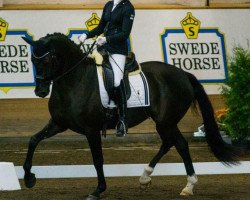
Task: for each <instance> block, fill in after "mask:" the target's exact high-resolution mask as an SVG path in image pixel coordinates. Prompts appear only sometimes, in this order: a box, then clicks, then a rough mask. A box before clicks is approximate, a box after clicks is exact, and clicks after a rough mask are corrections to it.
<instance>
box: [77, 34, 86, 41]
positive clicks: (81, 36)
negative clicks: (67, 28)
mask: <svg viewBox="0 0 250 200" xmlns="http://www.w3.org/2000/svg"><path fill="white" fill-rule="evenodd" d="M86 39H87V35H86V34H85V33H83V34H82V35H80V36H79V37H78V40H79V41H80V42H82V43H84V41H85V40H86Z"/></svg>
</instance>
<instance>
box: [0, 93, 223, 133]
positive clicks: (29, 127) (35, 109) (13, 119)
mask: <svg viewBox="0 0 250 200" xmlns="http://www.w3.org/2000/svg"><path fill="white" fill-rule="evenodd" d="M210 99H211V102H212V104H213V106H214V109H215V110H217V109H221V108H223V107H224V106H225V104H224V101H223V99H222V97H221V96H220V95H211V96H210ZM47 104H48V99H12V100H3V99H2V100H0V105H1V106H0V114H1V115H0V137H2V136H5V137H8V136H30V135H33V134H34V133H36V132H38V131H39V130H41V129H42V128H43V126H44V125H46V123H47V122H48V120H49V119H50V116H49V112H48V108H47ZM201 123H202V119H201V117H200V116H197V115H195V114H194V113H193V112H192V111H191V110H189V111H188V112H187V114H186V115H185V117H184V118H183V119H182V121H181V122H180V123H179V127H180V130H181V131H182V132H194V131H196V130H197V127H198V126H199V125H200V124H201ZM109 133H114V131H113V130H112V131H110V132H109ZM129 133H155V124H154V122H153V120H152V119H148V120H146V121H145V122H143V123H142V124H140V125H138V126H136V127H133V128H131V129H129ZM65 134H73V133H72V132H70V131H67V132H66V133H65Z"/></svg>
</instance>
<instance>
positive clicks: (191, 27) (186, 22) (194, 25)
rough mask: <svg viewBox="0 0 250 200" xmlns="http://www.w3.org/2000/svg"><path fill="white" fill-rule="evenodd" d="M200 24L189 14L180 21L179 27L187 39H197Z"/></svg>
mask: <svg viewBox="0 0 250 200" xmlns="http://www.w3.org/2000/svg"><path fill="white" fill-rule="evenodd" d="M200 24H201V22H200V21H199V20H198V19H196V18H195V17H194V16H193V15H192V13H191V12H188V13H187V16H186V17H185V18H184V19H183V20H182V21H181V26H182V28H183V30H184V32H185V34H186V36H187V38H188V39H197V38H198V33H199V29H200Z"/></svg>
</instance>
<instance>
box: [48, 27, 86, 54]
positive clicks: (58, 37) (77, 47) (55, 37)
mask: <svg viewBox="0 0 250 200" xmlns="http://www.w3.org/2000/svg"><path fill="white" fill-rule="evenodd" d="M43 39H50V40H57V41H60V42H64V43H65V42H66V44H67V45H68V46H71V47H73V48H74V50H76V51H77V53H81V54H84V53H83V52H82V50H81V46H80V45H78V44H76V43H75V42H74V41H73V40H71V39H69V38H68V37H67V36H66V35H64V34H63V33H58V32H55V33H53V34H47V35H46V36H45V37H43Z"/></svg>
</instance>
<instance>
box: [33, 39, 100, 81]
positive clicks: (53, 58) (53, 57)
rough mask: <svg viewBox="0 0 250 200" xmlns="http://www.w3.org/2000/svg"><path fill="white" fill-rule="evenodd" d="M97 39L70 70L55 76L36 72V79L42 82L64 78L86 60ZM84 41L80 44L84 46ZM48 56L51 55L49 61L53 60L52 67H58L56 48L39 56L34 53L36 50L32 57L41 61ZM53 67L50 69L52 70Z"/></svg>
mask: <svg viewBox="0 0 250 200" xmlns="http://www.w3.org/2000/svg"><path fill="white" fill-rule="evenodd" d="M95 43H96V41H95V42H93V44H92V45H91V47H90V48H89V50H88V51H87V53H86V54H85V55H84V56H83V58H81V59H80V60H79V61H78V62H77V63H76V64H75V65H74V66H73V67H71V68H70V69H69V70H67V71H66V72H64V73H63V74H61V75H59V76H57V77H55V78H53V76H51V77H52V78H51V77H49V78H46V77H44V76H43V75H37V74H36V77H35V78H36V80H38V81H41V82H50V81H53V83H54V82H56V81H58V80H60V79H61V78H63V77H64V76H66V75H68V74H70V73H71V72H72V71H74V70H75V69H76V68H77V67H78V66H79V65H80V63H81V62H82V61H84V60H85V59H86V58H87V57H88V55H89V54H90V53H91V52H92V50H93V48H94V45H95ZM82 45H83V43H80V46H82ZM48 56H50V57H49V58H48V62H52V68H55V67H56V64H57V63H58V62H57V58H56V55H55V49H53V50H51V51H48V52H46V53H44V54H43V55H42V56H37V55H35V54H34V52H32V57H33V58H35V59H36V60H38V61H39V62H43V61H44V60H45V59H46V58H47V57H48ZM52 70H53V69H50V71H52Z"/></svg>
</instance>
